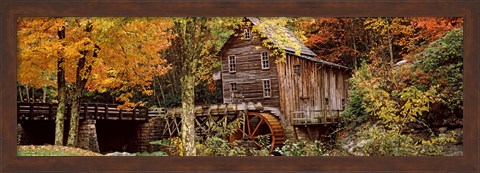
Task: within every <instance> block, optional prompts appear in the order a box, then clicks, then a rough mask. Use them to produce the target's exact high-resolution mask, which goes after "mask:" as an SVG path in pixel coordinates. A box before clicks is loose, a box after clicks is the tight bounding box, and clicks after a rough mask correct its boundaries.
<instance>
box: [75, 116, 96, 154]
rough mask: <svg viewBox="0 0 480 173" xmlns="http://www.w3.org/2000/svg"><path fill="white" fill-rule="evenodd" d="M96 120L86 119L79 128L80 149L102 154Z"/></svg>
mask: <svg viewBox="0 0 480 173" xmlns="http://www.w3.org/2000/svg"><path fill="white" fill-rule="evenodd" d="M96 123H97V121H96V120H92V119H85V120H81V121H80V125H79V127H78V147H79V148H83V149H87V150H90V151H94V152H100V147H99V146H98V137H97V129H96Z"/></svg>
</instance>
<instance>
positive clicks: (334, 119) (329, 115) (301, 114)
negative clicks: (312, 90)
mask: <svg viewBox="0 0 480 173" xmlns="http://www.w3.org/2000/svg"><path fill="white" fill-rule="evenodd" d="M342 111H343V110H307V111H293V112H292V119H291V123H292V125H318V124H325V125H326V124H335V123H338V122H340V119H341V112H342Z"/></svg>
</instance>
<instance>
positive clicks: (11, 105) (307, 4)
mask: <svg viewBox="0 0 480 173" xmlns="http://www.w3.org/2000/svg"><path fill="white" fill-rule="evenodd" d="M0 8H1V9H0V14H1V20H0V26H1V35H0V39H1V43H0V48H1V58H0V76H1V78H0V86H1V92H0V125H1V128H0V129H1V138H0V141H1V142H0V147H1V153H2V154H1V157H0V159H1V161H0V163H1V170H0V172H36V171H38V172H120V171H124V172H142V171H144V172H147V171H155V172H159V171H169V172H171V171H222V172H223V171H268V172H270V171H320V170H322V171H331V172H333V171H349V172H350V171H351V172H361V171H364V172H387V171H400V172H405V171H415V172H417V171H418V172H472V173H473V172H478V171H479V165H480V164H479V146H480V145H479V140H480V138H479V129H480V128H479V112H480V104H479V100H480V98H479V97H478V96H479V90H478V86H479V77H478V76H477V75H479V74H480V73H479V69H480V67H479V59H480V57H479V50H480V47H479V31H478V30H479V29H480V28H479V21H480V18H479V15H480V10H479V9H480V3H479V1H478V0H460V1H458V0H437V1H433V0H419V1H413V0H406V1H402V2H396V1H394V0H391V1H390V0H382V1H373V0H370V1H367V2H365V1H362V2H359V1H349V2H337V1H328V2H315V1H309V0H302V1H289V0H283V1H276V2H268V1H265V0H253V1H251V0H249V1H240V0H238V1H232V0H229V1H214V0H208V1H194V0H180V1H155V0H141V1H129V0H117V1H116V0H108V1H97V0H74V1H68V0H55V1H53V0H42V1H33V0H15V1H14V0H2V2H1V6H0ZM23 16H336V17H349V16H358V17H360V16H365V17H375V16H390V17H399V16H454V17H464V33H465V36H464V38H465V40H464V45H465V46H464V55H465V56H464V76H465V80H464V84H465V85H464V86H465V87H464V156H463V157H17V156H16V123H15V122H16V117H15V115H16V105H15V104H16V94H15V93H16V87H15V86H16V82H14V81H16V58H15V57H16V50H17V49H16V18H17V17H23Z"/></svg>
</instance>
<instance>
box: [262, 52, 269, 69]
mask: <svg viewBox="0 0 480 173" xmlns="http://www.w3.org/2000/svg"><path fill="white" fill-rule="evenodd" d="M268 68H270V66H269V64H268V53H267V52H262V69H268Z"/></svg>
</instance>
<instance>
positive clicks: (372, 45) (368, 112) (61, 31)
mask: <svg viewBox="0 0 480 173" xmlns="http://www.w3.org/2000/svg"><path fill="white" fill-rule="evenodd" d="M263 19H264V20H266V21H270V22H269V23H271V24H275V25H280V26H286V27H288V28H290V29H291V30H292V31H294V32H295V34H296V35H297V36H298V38H300V39H301V40H302V41H303V42H304V43H305V44H306V45H307V46H308V47H309V48H310V49H311V50H312V51H314V52H315V53H316V54H317V55H318V56H317V57H316V58H319V59H323V60H327V61H331V62H334V63H338V64H342V65H345V66H347V67H350V68H352V78H351V79H350V80H349V81H350V91H349V98H348V103H347V106H346V109H345V111H344V112H343V116H344V117H345V121H344V122H342V123H341V124H340V125H339V129H338V131H337V132H336V135H338V136H342V135H346V134H348V135H346V136H350V138H352V137H355V139H350V138H349V137H345V138H344V140H346V141H343V142H344V143H349V144H347V145H353V144H351V143H350V142H351V141H355V142H356V143H355V145H354V147H352V146H349V147H343V149H344V150H345V152H347V154H354V155H441V154H443V153H445V151H444V150H445V148H441V147H440V146H442V145H445V144H446V143H455V144H457V143H459V141H461V136H462V133H463V131H461V130H455V131H448V132H447V131H444V130H443V129H442V128H443V127H447V129H458V128H459V127H460V128H461V127H462V124H463V123H462V122H461V119H462V112H463V31H462V25H463V21H462V19H461V18H438V17H435V18H425V17H422V18H416V17H409V18H400V17H399V18H380V17H379V18H308V17H300V18H263ZM242 22H243V20H242V18H200V17H198V18H195V17H191V18H21V19H19V21H18V39H19V41H18V43H19V47H18V57H19V58H18V81H17V86H18V100H22V101H27V102H58V103H59V108H60V109H61V107H62V106H60V105H61V103H64V104H66V103H72V104H74V105H75V104H78V103H80V102H87V103H96V102H98V103H113V104H121V105H122V106H121V107H126V108H129V107H133V106H138V105H141V106H147V107H179V106H182V107H184V108H186V107H187V108H188V106H189V105H190V106H192V105H194V104H195V105H204V104H212V103H222V102H223V100H222V93H221V82H219V81H214V80H213V79H212V73H214V72H216V71H219V70H220V63H221V62H220V61H219V60H220V59H219V57H217V56H216V54H217V52H218V51H219V50H220V48H221V47H222V46H223V44H224V43H225V41H226V40H227V39H228V37H229V36H230V35H231V34H233V33H234V31H235V29H236V28H237V27H238V25H239V24H242ZM286 44H288V43H286ZM273 49H276V48H273ZM182 102H183V104H182ZM187 110H191V111H193V109H185V111H187ZM72 112H73V113H72V115H73V114H75V111H74V110H72ZM188 114H191V112H190V113H189V112H185V113H184V115H188ZM57 117H58V115H57ZM72 117H75V116H72ZM190 118H191V117H190ZM76 122H78V120H76V119H75V118H72V122H70V123H71V124H72V123H73V126H70V127H75V123H76ZM57 124H60V122H57ZM186 124H188V123H186ZM187 126H188V125H187ZM57 128H63V127H59V126H57ZM182 128H184V129H185V131H187V129H189V128H188V127H182ZM184 129H182V131H183V130H184ZM190 129H191V128H190ZM413 130H417V131H418V130H421V131H426V132H427V134H428V135H425V133H418V134H417V133H414V132H412V131H413ZM446 133H450V134H446ZM75 134H76V130H75V129H71V130H70V135H69V140H68V142H67V145H70V146H75V145H76V144H75V141H76V136H75ZM187 134H190V135H192V134H193V133H192V131H190V132H188V131H187V133H185V135H187ZM57 135H59V134H57ZM60 138H63V137H59V139H60ZM188 139H190V140H188ZM348 140H351V141H350V142H349V141H348ZM192 141H193V137H191V136H190V137H188V136H182V143H184V145H183V147H184V148H183V150H184V151H185V152H186V155H196V153H195V144H192V145H187V144H188V143H191V142H192ZM338 141H339V140H338ZM338 141H337V142H338ZM334 143H335V142H334ZM56 144H58V145H63V144H62V143H61V141H60V140H56ZM287 146H288V145H287ZM343 146H345V145H343ZM359 146H360V147H359ZM287 148H288V147H287ZM287 148H286V149H285V150H284V151H282V152H284V153H285V152H290V151H291V149H290V150H289V151H287ZM341 148H342V146H340V147H337V148H336V149H341ZM352 148H353V149H352ZM330 149H331V148H330ZM291 153H295V152H291ZM297 154H298V153H297ZM300 154H302V152H300ZM304 154H305V153H304ZM322 154H325V152H322Z"/></svg>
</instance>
